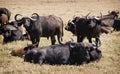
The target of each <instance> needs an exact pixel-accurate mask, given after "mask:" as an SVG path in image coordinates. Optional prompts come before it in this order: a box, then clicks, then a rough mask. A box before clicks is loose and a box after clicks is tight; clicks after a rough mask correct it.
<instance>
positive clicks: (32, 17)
mask: <svg viewBox="0 0 120 74" xmlns="http://www.w3.org/2000/svg"><path fill="white" fill-rule="evenodd" d="M34 15H36V18H34V17H35V16H34ZM30 19H31V20H33V21H37V20H38V19H39V15H38V14H37V13H33V14H32V16H31V17H30Z"/></svg>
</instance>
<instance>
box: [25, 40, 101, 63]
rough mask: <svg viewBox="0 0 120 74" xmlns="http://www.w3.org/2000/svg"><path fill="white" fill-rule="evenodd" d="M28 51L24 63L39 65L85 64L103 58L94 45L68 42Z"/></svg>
mask: <svg viewBox="0 0 120 74" xmlns="http://www.w3.org/2000/svg"><path fill="white" fill-rule="evenodd" d="M28 48H29V47H28ZM26 50H27V51H26V53H25V57H24V61H26V62H33V63H39V64H42V63H48V64H52V65H53V64H83V63H89V62H90V61H95V60H97V59H100V58H101V56H102V54H101V51H100V50H99V49H98V48H97V47H95V46H94V45H93V44H91V43H83V42H80V43H74V42H67V43H66V44H63V45H60V44H57V45H51V46H47V47H38V48H32V49H30V50H29V49H26ZM98 51H100V52H98Z"/></svg>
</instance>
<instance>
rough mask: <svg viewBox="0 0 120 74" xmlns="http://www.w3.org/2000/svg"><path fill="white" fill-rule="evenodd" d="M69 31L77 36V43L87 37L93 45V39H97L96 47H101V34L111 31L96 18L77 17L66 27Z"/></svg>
mask: <svg viewBox="0 0 120 74" xmlns="http://www.w3.org/2000/svg"><path fill="white" fill-rule="evenodd" d="M65 29H66V30H67V31H71V32H72V33H73V34H75V35H76V36H77V42H82V41H83V39H84V38H85V37H87V38H88V40H89V42H90V43H92V40H91V38H95V39H96V46H100V39H99V37H100V34H101V33H109V32H110V31H109V30H108V29H107V28H105V27H104V23H102V22H101V20H99V19H96V18H87V16H86V17H75V18H74V19H73V20H72V21H69V22H68V24H67V26H66V27H65Z"/></svg>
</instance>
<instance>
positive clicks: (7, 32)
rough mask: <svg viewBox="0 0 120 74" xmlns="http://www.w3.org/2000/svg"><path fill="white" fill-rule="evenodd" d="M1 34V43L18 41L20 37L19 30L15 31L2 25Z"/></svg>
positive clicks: (9, 26) (15, 29) (13, 28)
mask: <svg viewBox="0 0 120 74" xmlns="http://www.w3.org/2000/svg"><path fill="white" fill-rule="evenodd" d="M1 32H2V35H3V38H4V39H3V43H8V42H11V41H14V40H20V39H21V37H22V32H21V30H19V29H17V28H16V27H14V26H12V25H9V24H8V25H3V26H2V27H1Z"/></svg>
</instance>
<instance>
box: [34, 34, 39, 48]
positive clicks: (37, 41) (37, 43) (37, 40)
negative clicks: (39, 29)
mask: <svg viewBox="0 0 120 74" xmlns="http://www.w3.org/2000/svg"><path fill="white" fill-rule="evenodd" d="M39 41H40V36H37V37H36V42H35V44H36V46H37V47H38V45H39Z"/></svg>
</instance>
